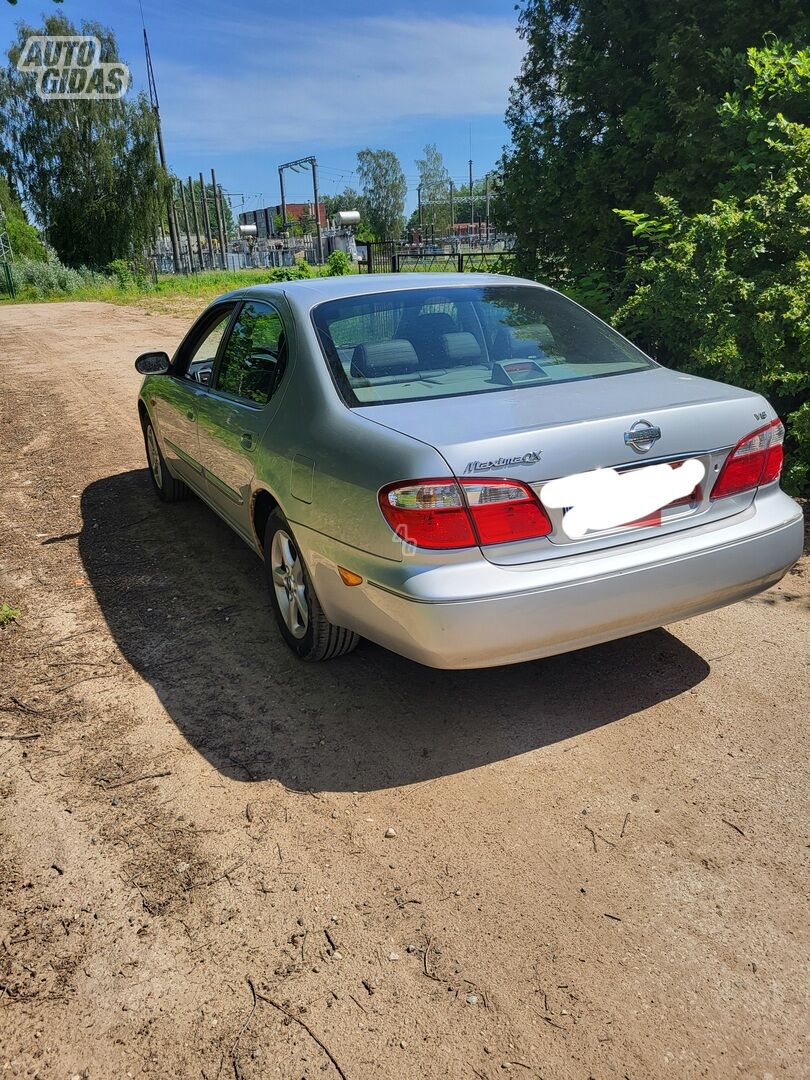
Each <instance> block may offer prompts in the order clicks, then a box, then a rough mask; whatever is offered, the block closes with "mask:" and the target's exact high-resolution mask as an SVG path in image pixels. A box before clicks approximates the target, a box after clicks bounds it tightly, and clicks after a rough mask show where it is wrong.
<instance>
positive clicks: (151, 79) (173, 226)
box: [143, 27, 191, 274]
mask: <svg viewBox="0 0 810 1080" xmlns="http://www.w3.org/2000/svg"><path fill="white" fill-rule="evenodd" d="M143 48H144V52H145V53H146V79H147V83H148V84H149V104H150V105H151V106H152V112H153V113H154V114H155V127H156V129H157V144H158V157H159V158H160V164H161V167H162V168H163V171H164V172H165V173H166V175H167V176H168V172H169V170H168V169H167V168H166V148H165V147H164V145H163V128H162V127H161V124H160V105H159V103H158V95H157V85H156V84H155V72H154V70H153V68H152V54H151V53H150V52H149V38H148V37H147V36H146V27H144V28H143ZM168 203H169V205H168V218H169V237H170V239H171V244H172V258H173V259H174V266H175V271H176V273H178V274H179V273H181V270H180V243H179V241H178V239H177V219H176V217H175V214H174V193H173V192H172V193H171V194H170V195H169V200H168ZM189 270H191V266H189Z"/></svg>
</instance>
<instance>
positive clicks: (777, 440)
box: [712, 420, 785, 499]
mask: <svg viewBox="0 0 810 1080" xmlns="http://www.w3.org/2000/svg"><path fill="white" fill-rule="evenodd" d="M784 441H785V428H784V426H783V424H782V421H781V420H774V421H773V422H772V423H770V424H767V425H766V426H765V427H762V428H757V430H756V431H752V432H751V434H750V435H746V436H745V438H744V439H740V441H739V442H738V443H737V445H736V446H735V447H734V449H733V450H732V451H731V453H730V454H729V455H728V457H727V458H726V460H725V464H724V465H723V468H722V469H721V470H720V475H719V476H718V477H717V480H716V481H715V484H714V487H713V488H712V498H713V499H722V498H723V497H724V496H726V495H737V494H739V493H740V492H741V491H750V490H752V489H753V488H756V487H759V486H760V485H761V484H770V483H772V482H773V481H774V480H778V479H779V475H780V473H781V472H782V460H783V447H782V444H783V443H784Z"/></svg>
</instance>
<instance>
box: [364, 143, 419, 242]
mask: <svg viewBox="0 0 810 1080" xmlns="http://www.w3.org/2000/svg"><path fill="white" fill-rule="evenodd" d="M357 174H358V176H359V177H360V184H361V186H362V188H363V197H364V199H365V221H366V224H367V225H368V228H369V229H370V231H371V233H372V234H373V236H374V237H375V239H377V240H393V239H396V238H397V237H399V236H400V235H401V233H402V230H403V228H404V225H405V192H406V191H407V185H406V183H405V174H404V173H403V171H402V166H401V165H400V163H399V158H398V157H397V156H396V154H395V153H393V152H392V151H391V150H371V149H368V148H367V149H365V150H361V151H360V152H359V153H358V155H357Z"/></svg>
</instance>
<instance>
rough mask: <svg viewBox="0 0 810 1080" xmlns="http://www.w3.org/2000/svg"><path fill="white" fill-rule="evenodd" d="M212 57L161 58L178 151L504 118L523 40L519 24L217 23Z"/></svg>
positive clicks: (368, 135) (212, 28)
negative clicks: (417, 121) (415, 121)
mask: <svg viewBox="0 0 810 1080" xmlns="http://www.w3.org/2000/svg"><path fill="white" fill-rule="evenodd" d="M199 31H202V32H203V33H207V34H210V35H212V42H216V56H217V63H216V73H212V71H211V67H212V66H213V65H210V66H209V65H205V66H203V65H202V64H200V65H199V66H194V67H191V66H188V65H184V64H178V63H177V62H169V63H167V61H166V60H165V58H161V61H160V77H161V107H162V108H161V111H162V114H163V117H164V123H165V126H166V131H167V138H170V139H171V143H172V145H173V146H174V147H176V148H177V147H182V148H184V149H192V150H193V149H202V148H210V147H214V146H215V147H217V148H218V149H220V150H223V151H235V150H239V149H249V150H252V151H255V150H256V149H257V147H260V146H261V145H262V144H263V143H266V144H268V146H269V145H270V144H278V143H286V144H296V145H297V144H300V143H302V142H306V141H310V140H311V141H313V142H318V143H334V144H345V143H347V142H352V143H360V142H363V141H366V140H369V139H374V138H376V139H383V138H384V137H385V133H386V130H387V129H388V130H390V128H391V127H392V125H394V124H396V123H398V122H400V121H407V120H408V119H411V118H417V117H426V116H430V117H435V118H437V119H448V118H452V117H459V118H464V117H476V116H502V115H503V113H504V111H505V109H506V103H507V95H508V90H509V85H510V83H511V81H512V79H513V78H514V76H515V74H516V72H517V70H518V67H519V64H520V60H521V56H522V52H523V46H522V43H521V42H520V40H519V39H518V37H517V35H516V34H515V29H514V25H513V23H512V22H511V21H506V20H503V19H497V20H496V19H479V20H465V21H461V20H459V21H454V20H451V19H438V18H432V19H418V20H417V19H405V18H386V17H380V18H362V19H345V20H341V21H334V22H332V23H326V24H325V23H324V22H322V21H321V22H318V21H313V22H305V21H301V22H289V21H285V22H280V21H278V20H273V21H272V22H268V23H267V25H266V26H264V25H258V26H257V25H256V24H255V23H249V24H244V23H243V24H240V23H238V22H234V21H229V22H227V23H224V22H223V23H219V22H216V23H213V22H212V23H209V24H208V25H205V24H203V25H202V26H199V27H198V32H199Z"/></svg>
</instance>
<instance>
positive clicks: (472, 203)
mask: <svg viewBox="0 0 810 1080" xmlns="http://www.w3.org/2000/svg"><path fill="white" fill-rule="evenodd" d="M474 225H475V196H474V195H473V178H472V158H470V236H472V228H473V226H474ZM471 242H472V241H471Z"/></svg>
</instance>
